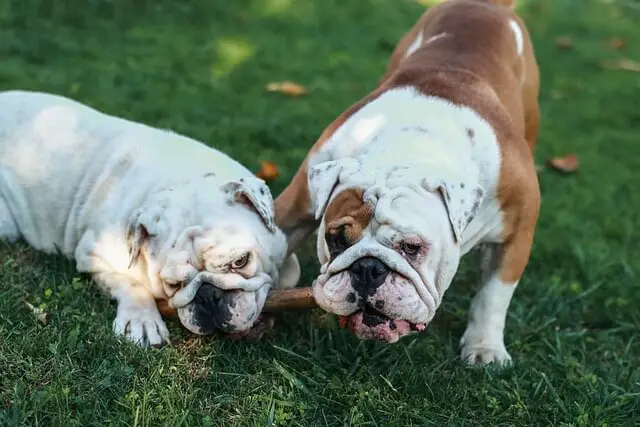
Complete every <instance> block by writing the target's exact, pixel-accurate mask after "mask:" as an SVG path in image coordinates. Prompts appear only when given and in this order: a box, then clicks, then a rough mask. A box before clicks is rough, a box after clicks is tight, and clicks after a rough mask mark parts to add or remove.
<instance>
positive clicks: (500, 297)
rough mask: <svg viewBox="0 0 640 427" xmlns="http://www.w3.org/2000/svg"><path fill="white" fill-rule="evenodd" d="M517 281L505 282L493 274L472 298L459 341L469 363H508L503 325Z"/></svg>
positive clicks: (464, 356) (464, 357) (464, 358)
mask: <svg viewBox="0 0 640 427" xmlns="http://www.w3.org/2000/svg"><path fill="white" fill-rule="evenodd" d="M517 285H518V283H517V282H516V283H504V282H502V281H501V280H500V278H499V277H498V276H497V275H493V276H491V277H490V278H489V280H487V282H486V283H485V284H484V285H483V286H482V288H481V289H480V291H478V293H477V294H476V295H475V297H474V298H473V301H472V302H471V308H470V310H469V323H468V325H467V330H466V331H465V333H464V335H463V336H462V339H461V340H460V344H461V346H462V359H463V360H465V361H467V362H468V363H471V364H476V363H481V364H486V363H497V364H500V365H503V364H506V363H509V362H510V361H511V356H509V353H508V352H507V349H506V347H505V345H504V325H505V321H506V318H507V310H508V308H509V303H510V302H511V297H512V296H513V293H514V291H515V289H516V286H517Z"/></svg>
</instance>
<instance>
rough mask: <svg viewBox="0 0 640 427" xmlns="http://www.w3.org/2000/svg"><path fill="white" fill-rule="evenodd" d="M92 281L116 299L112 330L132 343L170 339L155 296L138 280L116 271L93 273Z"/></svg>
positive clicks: (146, 344) (164, 341) (159, 343)
mask: <svg viewBox="0 0 640 427" xmlns="http://www.w3.org/2000/svg"><path fill="white" fill-rule="evenodd" d="M93 279H94V281H95V282H96V283H97V284H98V286H100V288H102V289H103V290H104V291H106V292H108V293H109V295H110V296H111V297H112V298H114V299H115V300H117V302H118V309H117V314H116V318H115V320H114V321H113V331H114V332H115V333H116V335H118V336H123V337H125V338H126V339H128V340H130V341H133V342H134V343H136V344H138V345H140V346H143V347H146V346H149V345H151V346H160V345H162V344H164V343H168V342H169V331H168V330H167V326H166V325H165V323H164V321H163V320H162V316H161V315H160V311H158V306H157V304H156V301H155V299H154V298H153V296H152V295H151V294H150V293H149V291H148V290H147V289H146V288H145V287H144V286H143V285H142V284H140V283H136V282H135V281H132V280H131V279H130V278H129V277H126V276H125V275H122V274H118V273H110V272H105V273H96V274H94V275H93Z"/></svg>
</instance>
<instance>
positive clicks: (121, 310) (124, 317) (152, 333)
mask: <svg viewBox="0 0 640 427" xmlns="http://www.w3.org/2000/svg"><path fill="white" fill-rule="evenodd" d="M113 332H115V334H116V335H118V336H122V337H124V338H126V339H128V340H129V341H132V342H134V343H136V344H138V345H139V346H142V347H147V346H160V345H162V344H164V343H168V342H169V330H168V329H167V325H165V323H164V321H163V320H162V317H161V316H160V313H159V312H158V309H157V308H156V307H155V306H153V307H144V306H142V307H141V306H136V305H123V304H120V305H118V314H117V316H116V319H115V320H114V321H113Z"/></svg>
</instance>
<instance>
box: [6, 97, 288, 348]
mask: <svg viewBox="0 0 640 427" xmlns="http://www.w3.org/2000/svg"><path fill="white" fill-rule="evenodd" d="M0 196H1V197H0V238H3V239H5V240H9V241H13V240H16V239H19V238H22V239H24V240H25V241H26V242H27V243H28V244H30V245H31V246H32V247H34V248H35V249H38V250H42V251H45V252H50V253H52V252H60V253H62V254H63V255H65V256H67V257H70V258H74V259H75V260H76V265H77V269H78V270H79V271H80V272H85V273H91V274H92V276H93V279H94V281H95V282H96V283H98V285H99V286H100V288H101V289H103V290H104V291H106V292H107V293H108V294H109V295H110V296H111V297H112V298H114V299H116V300H117V302H118V308H117V315H116V318H115V321H114V322H113V329H114V332H115V333H116V334H118V335H122V336H124V337H126V338H127V339H129V340H131V341H134V342H136V343H138V344H140V345H143V346H146V345H160V344H162V343H164V342H167V341H168V340H169V333H168V331H167V327H166V325H165V323H164V322H163V320H162V318H161V316H160V313H159V311H158V308H157V305H156V299H166V300H168V304H169V306H171V307H174V308H176V309H177V311H178V314H179V318H180V321H181V323H182V324H183V325H184V326H185V327H186V328H187V329H189V330H190V331H192V332H194V333H197V334H209V333H212V332H213V331H214V330H215V329H219V330H222V331H224V332H242V331H247V330H249V329H250V328H251V326H252V325H253V324H254V322H255V321H256V319H257V317H258V315H259V314H260V312H261V311H262V308H263V305H264V302H265V299H266V296H267V293H268V292H269V290H270V288H272V287H279V286H281V287H292V286H294V285H295V284H296V282H297V281H298V279H299V275H300V270H299V265H298V262H297V259H296V258H295V257H293V256H290V257H289V258H287V259H286V262H285V257H286V251H287V243H286V239H285V236H284V234H283V233H282V231H280V230H279V229H278V227H277V226H276V225H275V223H274V212H273V200H272V197H271V193H270V191H269V188H268V187H267V186H266V185H265V184H264V182H263V181H262V180H260V179H258V178H256V177H254V176H253V175H252V174H251V172H249V171H248V170H247V169H246V168H244V167H243V166H242V165H240V164H239V163H237V162H236V161H234V160H232V159H231V158H229V157H227V156H226V155H224V154H222V153H221V152H219V151H216V150H214V149H212V148H209V147H207V146H205V145H204V144H202V143H200V142H197V141H195V140H193V139H190V138H186V137H184V136H180V135H177V134H176V133H173V132H170V131H166V130H161V129H155V128H152V127H149V126H145V125H143V124H139V123H134V122H131V121H128V120H124V119H121V118H117V117H113V116H109V115H106V114H103V113H101V112H98V111H96V110H94V109H92V108H89V107H87V106H84V105H82V104H79V103H77V102H75V101H72V100H69V99H66V98H63V97H60V96H56V95H50V94H43V93H35V92H23V91H11V92H3V93H0Z"/></svg>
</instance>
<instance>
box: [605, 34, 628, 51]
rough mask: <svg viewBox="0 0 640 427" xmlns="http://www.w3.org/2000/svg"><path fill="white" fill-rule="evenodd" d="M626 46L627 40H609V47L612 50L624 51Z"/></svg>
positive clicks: (616, 38)
mask: <svg viewBox="0 0 640 427" xmlns="http://www.w3.org/2000/svg"><path fill="white" fill-rule="evenodd" d="M626 45H627V42H626V40H624V39H621V38H619V37H613V38H610V39H609V47H610V48H611V49H615V50H620V49H624V47H625V46H626Z"/></svg>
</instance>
